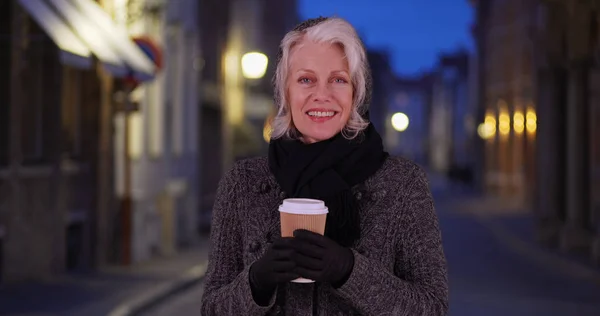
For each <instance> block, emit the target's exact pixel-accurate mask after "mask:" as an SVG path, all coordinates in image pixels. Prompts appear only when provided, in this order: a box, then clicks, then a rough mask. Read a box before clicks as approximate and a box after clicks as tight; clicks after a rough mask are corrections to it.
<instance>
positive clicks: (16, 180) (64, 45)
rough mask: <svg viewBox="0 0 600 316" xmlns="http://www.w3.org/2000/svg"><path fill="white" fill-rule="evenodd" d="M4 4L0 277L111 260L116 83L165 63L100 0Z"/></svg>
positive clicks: (148, 74) (145, 75)
mask: <svg viewBox="0 0 600 316" xmlns="http://www.w3.org/2000/svg"><path fill="white" fill-rule="evenodd" d="M100 4H101V3H100ZM1 6H2V9H1V10H0V12H1V14H2V16H3V18H2V23H1V24H0V27H2V30H1V33H2V34H9V35H10V36H6V37H3V38H2V39H1V40H0V43H1V44H0V59H1V61H0V65H2V66H1V67H2V69H3V71H2V75H3V76H5V79H7V80H5V81H3V82H4V83H3V84H2V85H1V88H0V91H2V92H1V93H0V98H1V99H2V101H1V103H0V104H1V105H0V111H1V112H0V120H4V121H3V122H2V124H1V127H0V157H2V158H0V161H1V163H0V236H1V237H0V244H1V246H0V268H1V273H0V276H1V277H0V280H1V281H3V282H18V281H22V280H29V279H36V278H42V277H45V276H48V275H51V274H55V273H61V272H64V271H65V270H75V269H88V268H93V267H95V266H98V265H103V264H106V263H108V262H110V260H111V258H112V256H111V254H113V253H114V251H113V250H114V247H113V246H112V244H113V242H114V239H113V237H112V236H113V232H114V227H115V226H116V224H117V223H115V222H113V221H112V219H113V218H114V210H115V209H116V206H117V204H116V203H115V199H114V188H113V181H112V176H113V173H112V164H113V161H112V160H113V159H112V158H113V147H112V139H113V131H112V116H113V111H114V106H113V105H114V104H113V103H114V102H113V99H114V94H113V93H114V92H115V84H116V83H118V82H119V81H120V80H121V79H119V78H125V77H128V76H132V77H134V78H136V79H138V80H151V79H152V78H153V76H154V72H155V67H154V65H152V63H151V62H150V61H149V60H148V59H147V58H146V56H145V55H144V53H143V52H142V51H141V50H140V49H139V48H138V46H137V45H136V44H135V43H134V42H133V41H131V40H130V39H129V36H128V35H127V34H126V33H121V32H120V31H119V29H118V28H117V26H116V25H115V24H113V23H110V22H111V21H110V19H109V17H108V15H107V14H106V12H105V11H104V10H103V9H102V8H101V7H100V6H99V3H98V2H93V1H89V0H73V1H71V2H59V1H52V0H48V1H31V0H14V1H4V2H3V3H2V4H1ZM106 22H109V23H106ZM84 30H85V32H84ZM117 43H118V45H117ZM117 46H118V48H116V47H117ZM92 56H93V57H92Z"/></svg>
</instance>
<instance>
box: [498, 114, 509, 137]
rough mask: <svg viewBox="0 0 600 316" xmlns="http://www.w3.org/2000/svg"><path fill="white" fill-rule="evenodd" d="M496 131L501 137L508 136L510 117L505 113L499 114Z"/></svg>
mask: <svg viewBox="0 0 600 316" xmlns="http://www.w3.org/2000/svg"><path fill="white" fill-rule="evenodd" d="M498 130H499V131H500V134H501V135H505V136H506V135H508V134H509V133H510V116H508V114H507V113H500V115H499V116H498Z"/></svg>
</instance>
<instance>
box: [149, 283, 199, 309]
mask: <svg viewBox="0 0 600 316" xmlns="http://www.w3.org/2000/svg"><path fill="white" fill-rule="evenodd" d="M202 289H203V288H202V284H201V283H200V284H198V285H196V286H194V287H192V288H189V289H188V290H186V291H185V292H182V293H181V294H179V295H176V296H174V297H172V298H171V299H169V300H167V301H166V302H165V303H164V304H162V305H159V306H156V307H155V308H153V309H151V310H149V311H147V312H145V313H141V314H140V316H167V315H168V316H187V315H190V316H192V315H194V316H195V315H199V313H200V298H201V297H202V293H203V290H202Z"/></svg>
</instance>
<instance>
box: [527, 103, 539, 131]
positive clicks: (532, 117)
mask: <svg viewBox="0 0 600 316" xmlns="http://www.w3.org/2000/svg"><path fill="white" fill-rule="evenodd" d="M525 117H526V118H527V121H526V123H525V127H526V128H527V131H528V132H529V133H535V131H536V130H537V115H536V114H535V111H534V110H533V109H531V108H530V109H528V110H527V114H526V116H525Z"/></svg>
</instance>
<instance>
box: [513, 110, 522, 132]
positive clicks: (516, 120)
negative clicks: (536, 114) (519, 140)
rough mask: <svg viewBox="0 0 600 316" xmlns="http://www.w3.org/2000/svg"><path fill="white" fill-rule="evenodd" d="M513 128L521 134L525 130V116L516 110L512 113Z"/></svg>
mask: <svg viewBox="0 0 600 316" xmlns="http://www.w3.org/2000/svg"><path fill="white" fill-rule="evenodd" d="M513 128H514V129H515V133H517V134H522V133H523V130H525V116H523V113H521V111H516V112H515V114H514V115H513Z"/></svg>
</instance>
